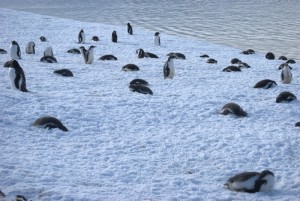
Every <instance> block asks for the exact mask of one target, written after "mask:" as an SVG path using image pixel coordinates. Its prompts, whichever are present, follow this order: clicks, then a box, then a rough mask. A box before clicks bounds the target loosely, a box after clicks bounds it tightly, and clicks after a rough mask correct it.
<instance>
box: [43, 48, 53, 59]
mask: <svg viewBox="0 0 300 201" xmlns="http://www.w3.org/2000/svg"><path fill="white" fill-rule="evenodd" d="M44 56H51V57H53V56H54V55H53V50H52V47H47V48H46V49H45V51H44Z"/></svg>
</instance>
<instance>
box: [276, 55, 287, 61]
mask: <svg viewBox="0 0 300 201" xmlns="http://www.w3.org/2000/svg"><path fill="white" fill-rule="evenodd" d="M278 60H283V61H286V60H288V59H287V57H286V56H280V57H278Z"/></svg>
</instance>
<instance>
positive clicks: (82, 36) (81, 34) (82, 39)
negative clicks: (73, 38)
mask: <svg viewBox="0 0 300 201" xmlns="http://www.w3.org/2000/svg"><path fill="white" fill-rule="evenodd" d="M78 43H82V44H83V43H85V33H84V31H83V29H81V30H80V32H79V34H78Z"/></svg>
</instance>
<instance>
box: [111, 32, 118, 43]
mask: <svg viewBox="0 0 300 201" xmlns="http://www.w3.org/2000/svg"><path fill="white" fill-rule="evenodd" d="M111 41H112V42H113V43H116V42H118V35H117V32H116V31H113V32H112V34H111Z"/></svg>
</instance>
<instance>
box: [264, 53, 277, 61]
mask: <svg viewBox="0 0 300 201" xmlns="http://www.w3.org/2000/svg"><path fill="white" fill-rule="evenodd" d="M265 57H266V59H268V60H274V59H275V55H274V54H273V53H272V52H268V53H267V54H266V56H265Z"/></svg>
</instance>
